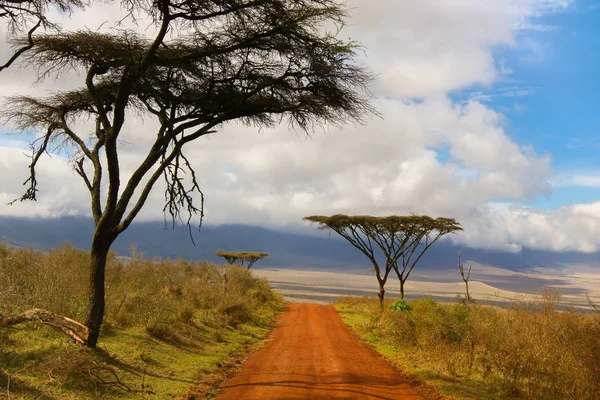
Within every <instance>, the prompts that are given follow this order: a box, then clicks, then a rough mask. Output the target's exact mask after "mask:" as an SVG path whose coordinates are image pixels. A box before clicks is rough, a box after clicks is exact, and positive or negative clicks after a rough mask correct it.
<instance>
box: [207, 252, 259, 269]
mask: <svg viewBox="0 0 600 400" xmlns="http://www.w3.org/2000/svg"><path fill="white" fill-rule="evenodd" d="M215 254H216V255H217V256H219V257H223V258H224V259H225V261H227V262H228V263H229V264H234V265H239V266H240V267H246V269H248V270H249V269H250V268H252V266H253V265H254V263H255V262H257V261H258V260H260V259H261V258H265V257H267V256H268V255H269V253H257V252H254V251H225V250H217V252H216V253H215Z"/></svg>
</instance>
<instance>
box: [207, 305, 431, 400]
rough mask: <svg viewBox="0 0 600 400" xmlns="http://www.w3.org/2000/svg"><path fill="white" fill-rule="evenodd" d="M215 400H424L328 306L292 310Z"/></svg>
mask: <svg viewBox="0 0 600 400" xmlns="http://www.w3.org/2000/svg"><path fill="white" fill-rule="evenodd" d="M217 399H218V400H251V399H256V400H268V399H277V400H292V399H294V400H297V399H390V400H391V399H394V400H395V399H401V400H402V399H406V400H408V399H410V400H417V399H419V400H420V399H423V398H422V397H421V396H419V395H418V394H417V393H416V392H415V391H414V390H413V389H412V388H411V387H410V385H409V384H408V383H406V382H405V381H404V380H403V378H402V377H401V374H399V373H398V371H397V370H396V369H395V368H394V367H393V366H392V365H390V364H389V363H388V362H386V361H385V360H384V359H382V358H381V357H380V356H379V355H377V353H376V352H375V351H374V350H373V349H372V348H370V347H369V346H367V345H365V344H364V343H361V342H360V341H359V340H358V339H357V337H356V336H355V335H354V334H353V333H352V332H350V330H349V329H348V328H347V327H346V326H345V325H344V323H343V322H342V320H341V318H340V316H339V315H338V313H337V312H336V311H335V309H334V308H333V307H331V306H322V305H316V304H291V305H289V306H288V307H287V310H286V312H285V313H284V314H283V315H282V316H281V317H280V318H279V320H278V322H277V325H276V327H275V331H274V332H273V335H272V338H271V340H270V341H269V342H267V343H266V344H265V346H264V347H263V348H262V349H260V350H259V351H257V352H256V353H255V354H254V355H253V356H252V357H251V358H250V359H249V360H248V362H246V364H244V366H243V367H242V368H241V369H240V371H239V373H238V375H236V376H235V377H234V378H233V379H232V380H230V381H229V382H228V383H227V384H226V385H225V387H224V388H223V391H222V392H221V394H220V395H219V396H218V397H217Z"/></svg>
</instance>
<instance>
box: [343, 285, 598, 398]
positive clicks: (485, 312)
mask: <svg viewBox="0 0 600 400" xmlns="http://www.w3.org/2000/svg"><path fill="white" fill-rule="evenodd" d="M557 303H558V295H557V293H556V292H545V293H544V294H543V295H542V297H541V299H540V300H539V301H522V300H516V301H514V302H513V303H511V304H509V305H508V307H505V308H500V307H495V306H487V305H484V304H472V303H471V304H470V305H469V306H466V305H464V304H462V303H454V304H452V303H439V302H436V301H435V300H434V299H432V298H425V299H421V300H416V301H413V302H410V303H408V304H407V305H409V306H410V307H412V308H410V309H406V308H404V309H403V311H401V312H398V311H397V310H396V309H395V307H394V305H395V303H394V304H392V306H391V307H390V309H389V310H384V311H383V312H382V311H376V310H375V309H373V308H371V307H370V306H368V305H367V304H370V303H368V302H366V301H365V300H364V299H363V300H360V299H352V300H351V301H344V303H343V304H342V306H343V308H344V310H345V311H350V312H352V311H353V310H361V312H365V313H369V314H370V316H371V318H364V319H363V320H364V321H366V322H365V323H366V324H367V326H364V327H361V330H362V331H363V332H369V336H370V337H372V338H373V337H374V338H377V339H378V340H379V341H381V342H383V343H385V344H390V345H393V346H394V347H395V348H397V349H399V350H400V351H401V352H402V354H403V357H404V358H408V359H409V360H411V363H412V364H420V365H421V367H420V368H423V367H424V366H426V368H429V369H433V370H434V371H435V372H436V373H437V374H440V375H442V376H448V377H450V378H455V377H469V381H470V382H472V381H478V380H479V382H478V385H480V386H482V387H485V388H486V389H485V390H486V391H489V392H495V391H500V392H502V393H504V394H503V396H505V397H508V396H517V397H519V398H527V399H556V400H558V399H561V400H562V399H581V400H599V399H600V315H598V314H583V313H577V312H573V311H567V312H558V311H556V309H555V308H556V304H557ZM374 316H378V317H377V318H375V317H374Z"/></svg>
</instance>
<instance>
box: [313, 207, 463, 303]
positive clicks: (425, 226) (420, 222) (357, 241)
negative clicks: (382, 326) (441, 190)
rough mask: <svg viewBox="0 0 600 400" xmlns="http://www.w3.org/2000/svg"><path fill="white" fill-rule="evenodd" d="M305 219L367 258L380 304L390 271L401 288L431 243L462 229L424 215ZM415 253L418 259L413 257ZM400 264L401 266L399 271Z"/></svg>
mask: <svg viewBox="0 0 600 400" xmlns="http://www.w3.org/2000/svg"><path fill="white" fill-rule="evenodd" d="M304 220H305V221H309V222H313V223H317V224H319V229H331V230H333V231H334V232H336V233H337V234H339V235H340V236H342V237H343V238H344V239H346V240H347V241H348V242H350V244H352V246H354V247H356V248H357V249H358V250H360V251H361V252H362V253H363V254H364V255H366V256H367V258H368V259H369V260H370V261H371V264H372V265H373V269H374V270H375V276H376V278H377V282H378V283H379V293H378V296H379V299H380V301H381V303H382V304H383V299H384V294H385V284H386V283H387V280H388V277H389V274H390V272H391V271H392V270H395V271H396V273H397V274H398V277H399V279H400V281H401V287H402V288H403V285H404V282H405V281H406V279H407V278H408V275H410V272H412V270H413V269H414V267H415V265H416V264H417V262H418V261H419V260H420V258H421V256H422V255H423V254H424V253H425V251H426V250H427V249H429V247H431V245H432V244H433V243H435V242H436V241H437V240H439V239H440V238H441V237H442V236H444V235H446V234H447V233H450V232H456V231H458V230H462V228H461V227H460V224H459V223H458V222H456V221H455V220H454V219H452V218H431V217H429V216H426V215H391V216H385V217H375V216H370V215H343V214H336V215H332V216H324V215H314V216H310V217H305V218H304ZM432 235H433V237H432ZM423 244H424V247H423ZM418 250H420V252H418V254H417V257H415V258H413V255H414V254H415V253H417V251H418ZM378 254H381V255H383V256H384V258H385V264H384V265H380V264H379V261H378ZM399 264H400V265H402V266H403V268H402V269H401V268H400V267H399ZM402 293H403V290H402Z"/></svg>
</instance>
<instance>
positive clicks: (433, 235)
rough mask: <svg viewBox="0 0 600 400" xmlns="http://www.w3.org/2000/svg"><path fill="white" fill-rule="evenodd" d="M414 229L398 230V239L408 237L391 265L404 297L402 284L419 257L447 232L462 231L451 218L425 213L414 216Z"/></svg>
mask: <svg viewBox="0 0 600 400" xmlns="http://www.w3.org/2000/svg"><path fill="white" fill-rule="evenodd" d="M416 218H417V219H416V223H415V225H414V229H411V230H409V231H405V232H398V233H397V234H398V235H399V236H400V237H399V239H402V240H404V238H405V237H409V240H408V241H407V245H406V247H405V248H404V249H403V251H402V256H401V257H399V258H398V260H397V262H396V264H395V265H394V266H393V268H394V271H395V272H396V275H397V276H398V280H399V281H400V298H401V299H403V298H404V284H405V283H406V281H407V279H408V277H409V275H410V273H411V272H412V271H413V269H414V268H415V266H416V265H417V263H418V262H419V260H421V257H423V255H424V254H425V252H426V251H427V250H429V248H430V247H431V246H433V244H434V243H435V242H437V241H438V240H440V239H441V238H442V237H444V236H446V235H447V234H449V233H455V232H458V231H462V228H461V226H460V224H459V223H458V222H456V220H454V219H453V218H431V217H428V216H426V215H423V216H418V217H416Z"/></svg>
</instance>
